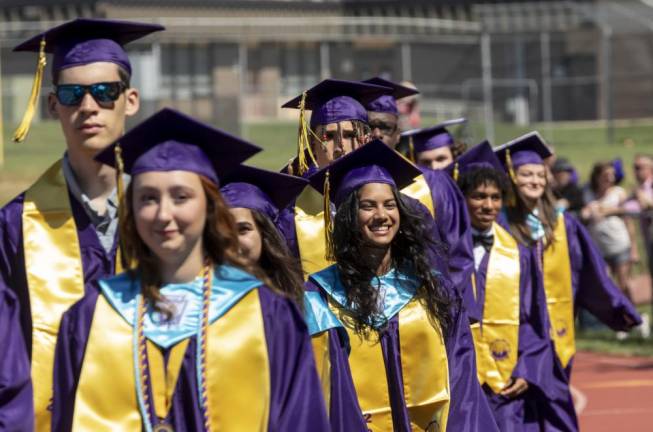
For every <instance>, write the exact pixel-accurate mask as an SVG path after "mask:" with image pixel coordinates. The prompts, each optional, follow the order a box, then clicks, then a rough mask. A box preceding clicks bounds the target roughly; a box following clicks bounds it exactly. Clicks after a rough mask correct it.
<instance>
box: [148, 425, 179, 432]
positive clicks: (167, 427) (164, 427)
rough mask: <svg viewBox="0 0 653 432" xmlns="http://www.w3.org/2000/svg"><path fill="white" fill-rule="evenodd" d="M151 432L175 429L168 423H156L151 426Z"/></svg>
mask: <svg viewBox="0 0 653 432" xmlns="http://www.w3.org/2000/svg"><path fill="white" fill-rule="evenodd" d="M152 432H175V429H174V428H173V427H172V425H169V424H168V423H158V424H156V425H154V427H152Z"/></svg>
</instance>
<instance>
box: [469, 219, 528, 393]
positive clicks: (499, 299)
mask: <svg viewBox="0 0 653 432" xmlns="http://www.w3.org/2000/svg"><path fill="white" fill-rule="evenodd" d="M492 231H493V234H494V245H493V246H492V250H491V251H490V252H489V253H490V259H489V261H488V268H487V278H486V282H485V302H484V304H483V325H482V327H481V326H480V325H479V324H478V323H476V324H474V325H472V335H473V336H474V346H475V348H476V364H477V372H478V379H479V382H480V383H481V384H487V385H488V386H489V387H490V388H491V389H492V391H494V392H495V393H497V394H498V393H500V392H501V390H503V389H504V388H505V386H506V385H508V384H509V383H510V379H511V377H512V372H513V370H514V369H515V366H516V365H517V356H518V347H519V302H520V298H519V297H520V293H521V291H520V272H521V269H520V267H521V265H520V260H519V247H518V246H517V241H516V240H515V239H514V238H513V237H512V236H511V235H510V234H509V233H508V232H507V231H506V230H505V229H503V228H502V227H501V226H499V225H498V224H496V223H495V224H493V226H492Z"/></svg>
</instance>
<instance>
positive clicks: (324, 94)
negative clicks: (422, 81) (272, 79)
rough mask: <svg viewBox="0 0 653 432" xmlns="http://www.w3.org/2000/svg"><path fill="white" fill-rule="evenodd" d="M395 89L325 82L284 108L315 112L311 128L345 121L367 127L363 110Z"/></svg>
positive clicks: (312, 116) (356, 82)
mask: <svg viewBox="0 0 653 432" xmlns="http://www.w3.org/2000/svg"><path fill="white" fill-rule="evenodd" d="M391 93H392V88H390V87H384V86H379V85H375V84H367V83H363V82H360V81H343V80H335V79H325V80H324V81H322V82H320V83H319V84H317V85H316V86H314V87H312V88H310V89H309V90H307V91H306V95H305V97H304V95H303V94H302V95H299V96H297V97H295V98H293V99H291V100H289V101H288V102H286V103H285V104H283V106H282V108H296V109H302V99H304V101H303V102H304V109H305V110H310V111H312V113H311V122H310V126H311V128H314V127H315V126H317V125H326V124H330V123H337V122H341V121H345V120H360V121H363V122H365V123H367V110H366V109H365V107H364V106H363V104H366V103H368V102H370V101H372V100H374V99H376V98H378V97H379V96H381V95H384V94H385V95H389V94H391Z"/></svg>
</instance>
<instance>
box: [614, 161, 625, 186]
mask: <svg viewBox="0 0 653 432" xmlns="http://www.w3.org/2000/svg"><path fill="white" fill-rule="evenodd" d="M612 167H613V168H614V181H615V184H619V183H621V182H622V181H623V179H624V177H626V172H625V171H624V163H623V161H622V160H621V158H616V159H614V160H613V161H612Z"/></svg>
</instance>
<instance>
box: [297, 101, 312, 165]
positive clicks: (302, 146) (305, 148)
mask: <svg viewBox="0 0 653 432" xmlns="http://www.w3.org/2000/svg"><path fill="white" fill-rule="evenodd" d="M309 130H310V128H309V126H308V122H307V121H306V92H304V93H302V99H301V101H300V102H299V141H298V143H297V159H298V160H297V161H298V164H297V165H298V173H299V175H303V174H304V173H305V172H306V171H308V168H309V166H308V161H307V160H306V153H308V156H309V157H310V159H311V162H312V163H313V164H314V165H317V162H316V161H315V156H313V152H312V151H311V142H310V140H309V137H308V133H309ZM310 132H311V133H313V131H310Z"/></svg>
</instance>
